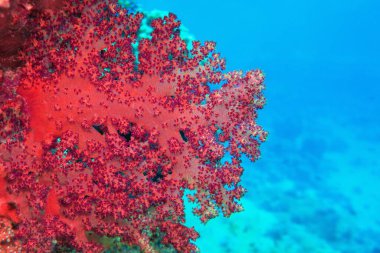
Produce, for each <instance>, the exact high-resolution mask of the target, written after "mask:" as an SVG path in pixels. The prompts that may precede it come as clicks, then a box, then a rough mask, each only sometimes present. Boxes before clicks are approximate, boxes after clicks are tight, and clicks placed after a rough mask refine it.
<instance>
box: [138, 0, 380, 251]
mask: <svg viewBox="0 0 380 253" xmlns="http://www.w3.org/2000/svg"><path fill="white" fill-rule="evenodd" d="M138 3H139V4H140V6H141V7H142V8H144V9H146V10H153V9H160V10H169V11H172V12H174V13H176V14H177V16H178V17H179V19H180V20H182V22H183V24H184V25H185V26H186V27H187V28H188V29H189V30H190V32H191V33H192V34H193V35H194V36H195V37H196V39H198V40H201V41H205V40H213V41H216V42H217V48H218V51H220V52H221V53H222V55H223V56H224V57H225V58H226V59H227V68H228V70H233V69H242V70H248V69H251V68H260V69H262V70H263V71H264V73H265V74H266V87H267V89H266V92H265V94H266V97H267V105H266V107H265V109H264V110H263V111H261V112H260V119H259V122H260V124H262V125H263V126H264V127H265V128H266V129H267V130H268V131H269V133H270V135H269V138H268V141H267V142H266V143H265V144H264V145H263V146H262V157H261V159H260V160H259V161H257V162H256V163H254V164H252V163H249V162H247V161H245V162H244V166H245V168H246V172H245V174H244V176H243V184H244V185H245V186H246V187H247V188H248V190H249V192H248V194H247V195H246V197H245V198H244V200H243V203H244V206H245V208H246V210H245V211H244V212H242V213H238V214H234V215H233V216H232V217H231V218H230V219H225V218H217V219H215V220H213V221H211V222H209V223H208V224H207V225H206V226H203V225H201V224H199V222H198V221H197V219H196V218H195V217H192V216H191V215H190V214H189V215H188V217H187V218H188V221H187V223H188V224H189V225H195V226H196V228H197V230H198V231H200V233H201V238H200V239H199V240H198V241H197V245H198V246H199V247H200V249H201V252H206V253H214V252H215V253H216V252H218V253H223V252H231V253H245V252H247V253H251V252H252V253H254V252H255V253H295V252H297V253H314V252H318V253H330V252H331V253H338V252H342V253H367V252H368V253H379V252H380V216H379V215H378V213H380V191H379V190H378V188H377V185H378V184H379V183H378V182H379V180H380V160H379V157H380V145H379V144H380V127H379V124H380V113H379V112H378V110H379V109H380V99H379V97H378V96H379V95H380V88H379V87H380V46H379V45H380V28H379V27H380V15H379V13H380V11H379V10H380V1H375V0H373V1H370V0H360V1H359V0H345V1H344V0H335V1H327V0H308V1H301V0H289V1H279V0H277V1H275V0H265V1H264V0H234V1H230V2H228V1H216V0H207V1H206V0H193V1H188V0H175V1H167V0H157V1H151V0H139V1H138Z"/></svg>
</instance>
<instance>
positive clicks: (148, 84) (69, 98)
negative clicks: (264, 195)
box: [0, 0, 266, 252]
mask: <svg viewBox="0 0 380 253" xmlns="http://www.w3.org/2000/svg"><path fill="white" fill-rule="evenodd" d="M31 19H32V22H33V24H34V27H35V29H36V30H35V32H34V33H33V34H31V35H30V38H29V43H27V45H26V46H24V47H23V50H22V53H21V54H20V55H19V57H20V59H22V61H23V62H25V64H24V65H23V66H22V67H21V68H20V69H18V71H17V72H4V73H2V75H1V78H2V86H1V89H2V93H1V96H0V106H1V111H0V113H1V114H0V124H1V130H0V134H1V135H0V141H1V144H0V151H1V156H0V158H1V159H0V166H1V167H0V176H1V178H0V180H1V188H0V196H1V197H0V216H1V217H5V218H6V219H8V220H10V221H12V222H13V223H14V224H17V225H18V226H17V229H15V230H14V233H15V234H14V235H12V236H13V237H12V238H14V240H17V241H20V242H22V247H23V249H25V250H26V251H27V252H34V251H35V250H36V249H37V252H51V251H52V250H54V249H55V248H57V247H69V248H73V249H76V250H78V251H83V252H101V251H102V250H103V248H104V247H105V246H104V243H103V244H102V243H101V242H102V240H101V238H104V237H107V238H114V237H120V238H121V240H122V241H123V242H125V243H126V244H128V245H131V246H138V247H140V249H141V250H142V251H144V252H157V251H158V249H157V247H158V246H157V245H156V244H154V243H153V241H157V238H160V244H162V245H167V246H168V247H171V248H172V249H174V250H176V251H178V252H194V251H196V247H195V245H194V244H193V243H192V242H191V241H192V240H195V239H196V238H197V237H198V234H197V232H196V231H195V230H194V229H193V228H188V227H186V226H185V225H184V221H185V220H184V203H183V197H184V191H185V189H190V190H193V191H194V192H195V193H194V195H191V196H189V199H190V200H191V201H193V202H196V203H197V204H198V205H197V207H196V208H195V209H194V210H193V211H194V213H195V214H197V215H198V216H199V217H200V219H201V220H202V221H203V222H207V221H208V220H209V219H212V218H214V217H216V216H217V215H218V214H219V213H222V214H223V215H225V216H229V215H230V214H232V213H234V212H237V211H240V210H241V209H242V207H241V206H240V205H239V203H238V202H237V201H238V200H239V199H240V198H241V197H242V195H243V194H244V192H245V190H244V188H243V187H242V186H240V184H239V183H240V176H241V174H242V172H243V168H242V167H241V165H240V162H241V160H240V159H241V156H242V154H245V155H247V156H248V157H249V158H250V159H251V160H256V159H257V158H258V156H259V150H258V147H259V145H260V143H261V142H263V141H264V140H265V138H266V133H265V132H264V131H263V130H262V128H261V127H260V126H258V125H257V124H256V122H255V120H256V117H257V109H260V108H262V106H263V104H264V98H263V96H262V90H263V87H264V86H263V74H262V73H261V72H260V71H259V70H256V71H249V72H247V73H245V74H243V73H241V72H237V71H236V72H229V73H224V72H223V70H224V68H225V62H224V60H223V59H222V58H220V56H219V54H218V53H216V52H215V51H214V49H215V43H213V42H206V43H204V44H201V43H200V42H193V44H192V49H191V50H189V49H187V45H186V43H185V42H184V41H183V39H181V38H180V36H179V26H180V22H179V21H178V20H177V18H176V16H175V15H173V14H170V15H168V16H166V17H165V18H163V19H155V20H153V21H152V22H151V24H150V25H151V27H152V28H153V32H152V33H151V38H146V39H141V40H140V39H137V34H138V31H139V28H140V25H141V21H142V19H143V15H142V14H141V13H135V14H128V12H127V10H125V9H122V8H121V7H119V6H118V5H117V3H116V2H114V1H111V0H109V1H108V0H107V1H94V0H82V1H80V0H73V1H64V2H63V5H62V6H61V8H60V9H59V10H56V11H55V12H53V11H52V10H48V9H47V10H43V11H40V12H38V13H36V14H35V15H34V16H33V17H31ZM136 45H137V46H138V47H137V48H138V50H137V53H136V51H135V50H134V49H133V48H134V47H136ZM212 85H221V88H220V89H216V90H214V91H211V89H210V86H212ZM227 153H228V154H230V155H231V156H232V162H231V163H230V162H222V158H223V157H224V156H225V155H226V154H227Z"/></svg>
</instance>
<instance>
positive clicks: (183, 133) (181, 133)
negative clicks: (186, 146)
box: [179, 130, 189, 142]
mask: <svg viewBox="0 0 380 253" xmlns="http://www.w3.org/2000/svg"><path fill="white" fill-rule="evenodd" d="M179 134H180V135H181V138H182V140H183V141H184V142H187V141H188V140H189V139H187V137H186V135H185V132H184V131H182V130H179Z"/></svg>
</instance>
